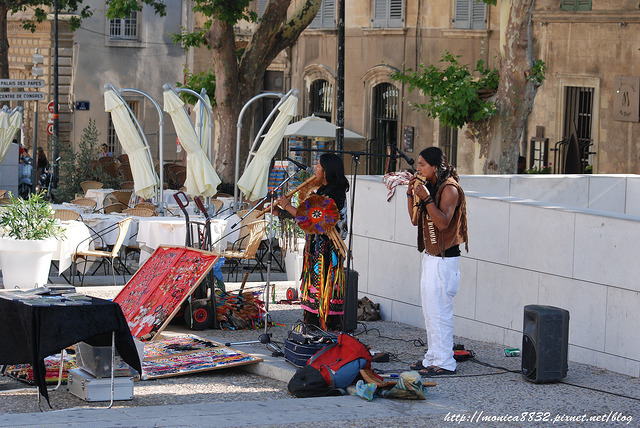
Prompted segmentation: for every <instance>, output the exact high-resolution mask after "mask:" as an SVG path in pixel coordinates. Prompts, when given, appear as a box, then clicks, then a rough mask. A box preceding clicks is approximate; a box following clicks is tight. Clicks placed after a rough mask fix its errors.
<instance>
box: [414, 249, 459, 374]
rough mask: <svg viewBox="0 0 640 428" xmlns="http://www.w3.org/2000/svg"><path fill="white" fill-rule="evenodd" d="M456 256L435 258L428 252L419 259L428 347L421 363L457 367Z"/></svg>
mask: <svg viewBox="0 0 640 428" xmlns="http://www.w3.org/2000/svg"><path fill="white" fill-rule="evenodd" d="M459 259H460V258H459V257H446V258H442V257H436V256H431V255H429V254H427V253H425V254H424V256H423V258H422V277H421V278H420V295H421V297H422V313H423V314H424V321H425V325H426V328H427V342H428V343H427V345H428V346H429V349H428V351H427V353H426V354H425V356H424V360H422V365H423V366H425V367H428V366H432V365H433V366H437V367H440V368H443V369H446V370H455V369H456V360H454V359H453V297H454V296H455V295H456V293H457V292H458V285H459V284H460V271H459V269H458V263H459Z"/></svg>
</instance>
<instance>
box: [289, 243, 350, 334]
mask: <svg viewBox="0 0 640 428" xmlns="http://www.w3.org/2000/svg"><path fill="white" fill-rule="evenodd" d="M344 284H345V275H344V257H342V256H341V255H340V252H339V251H338V250H337V249H336V247H335V246H334V245H333V242H332V241H331V239H330V238H329V237H327V236H326V235H311V236H310V235H308V236H307V242H306V245H305V251H304V262H303V266H302V284H301V286H300V288H301V291H302V293H301V294H302V301H301V306H302V308H303V309H304V310H305V322H311V323H312V324H316V323H315V322H313V321H317V322H319V325H318V326H319V327H321V328H322V329H324V330H334V329H340V328H341V319H342V314H343V313H344V309H343V306H344ZM312 314H314V315H315V316H314V315H312ZM316 325H317V324H316Z"/></svg>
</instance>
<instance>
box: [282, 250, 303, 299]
mask: <svg viewBox="0 0 640 428" xmlns="http://www.w3.org/2000/svg"><path fill="white" fill-rule="evenodd" d="M303 258H304V238H298V248H297V249H296V251H291V250H289V251H287V255H286V256H284V267H285V269H286V270H287V280H288V281H295V282H296V289H297V288H299V287H300V275H301V274H302V262H303Z"/></svg>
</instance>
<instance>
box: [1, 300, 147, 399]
mask: <svg viewBox="0 0 640 428" xmlns="http://www.w3.org/2000/svg"><path fill="white" fill-rule="evenodd" d="M90 302H91V304H88V305H81V306H58V305H56V306H30V305H27V304H24V303H22V302H19V301H14V300H9V299H4V298H0V341H1V342H0V364H24V363H30V364H31V365H32V366H33V377H34V381H35V383H36V385H37V386H38V387H39V388H40V393H41V394H42V396H44V397H45V398H46V399H47V402H48V401H49V394H48V392H47V385H46V381H45V366H44V359H45V358H46V357H47V356H49V355H53V354H56V353H58V352H60V351H61V350H62V349H64V348H66V347H67V346H71V345H74V344H76V343H78V342H87V343H89V344H90V345H93V346H111V333H112V332H115V345H116V349H117V350H118V353H119V354H120V356H121V357H122V359H123V360H124V361H125V362H126V363H127V364H129V365H130V366H131V367H133V368H134V369H135V370H137V371H138V373H141V372H142V369H141V365H140V358H139V357H138V352H137V351H136V347H135V344H134V342H133V337H132V336H131V332H130V331H129V326H128V325H127V321H126V319H125V317H124V315H123V314H122V311H121V310H120V306H119V305H118V304H117V303H114V302H110V301H107V300H102V299H97V298H91V299H90Z"/></svg>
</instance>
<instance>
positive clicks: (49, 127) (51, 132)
mask: <svg viewBox="0 0 640 428" xmlns="http://www.w3.org/2000/svg"><path fill="white" fill-rule="evenodd" d="M47 134H49V135H53V123H50V124H48V125H47Z"/></svg>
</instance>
